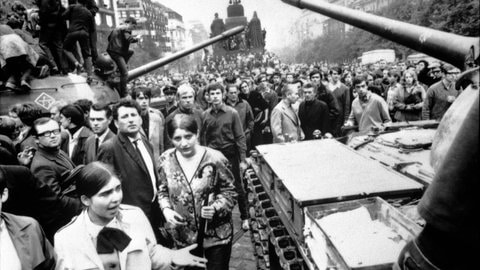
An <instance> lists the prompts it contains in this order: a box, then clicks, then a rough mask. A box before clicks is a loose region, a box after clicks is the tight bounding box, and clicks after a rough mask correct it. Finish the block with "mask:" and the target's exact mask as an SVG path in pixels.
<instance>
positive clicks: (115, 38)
mask: <svg viewBox="0 0 480 270" xmlns="http://www.w3.org/2000/svg"><path fill="white" fill-rule="evenodd" d="M136 25H137V20H135V18H132V17H128V18H127V19H126V20H125V23H124V24H123V25H120V26H119V27H117V28H115V29H113V30H112V32H111V33H110V35H108V47H107V52H108V54H109V55H110V57H111V58H112V60H113V61H115V63H116V64H117V67H118V70H119V72H120V85H119V88H118V92H119V94H120V97H125V96H126V95H127V79H128V67H127V63H128V60H129V59H130V57H132V55H133V51H132V50H130V49H129V47H130V43H135V42H138V40H139V38H138V37H136V36H133V35H132V30H133V29H134V28H135V26H136Z"/></svg>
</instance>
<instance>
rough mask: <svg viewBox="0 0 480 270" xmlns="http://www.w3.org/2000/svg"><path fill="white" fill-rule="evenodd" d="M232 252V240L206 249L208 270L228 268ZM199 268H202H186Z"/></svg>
mask: <svg viewBox="0 0 480 270" xmlns="http://www.w3.org/2000/svg"><path fill="white" fill-rule="evenodd" d="M231 254H232V242H230V243H228V244H226V245H217V246H213V247H209V248H207V249H205V258H206V259H207V260H208V262H207V270H228V269H229V264H230V255H231ZM194 269H195V270H197V269H200V268H196V267H186V268H185V270H194Z"/></svg>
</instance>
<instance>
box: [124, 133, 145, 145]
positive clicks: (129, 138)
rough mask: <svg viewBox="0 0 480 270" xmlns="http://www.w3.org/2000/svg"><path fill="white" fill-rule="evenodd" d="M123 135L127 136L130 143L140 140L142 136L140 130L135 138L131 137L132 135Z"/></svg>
mask: <svg viewBox="0 0 480 270" xmlns="http://www.w3.org/2000/svg"><path fill="white" fill-rule="evenodd" d="M125 137H127V138H128V140H129V141H130V142H131V143H132V144H134V143H135V142H136V141H141V140H142V136H141V135H140V132H139V133H137V136H136V137H135V138H132V137H130V136H125Z"/></svg>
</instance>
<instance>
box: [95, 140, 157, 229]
mask: <svg viewBox="0 0 480 270" xmlns="http://www.w3.org/2000/svg"><path fill="white" fill-rule="evenodd" d="M142 141H143V144H144V145H145V146H146V148H147V150H148V152H149V154H150V156H151V157H152V160H153V147H152V146H151V144H150V143H149V142H148V140H147V139H146V138H145V137H143V136H142ZM98 160H99V161H102V162H105V163H107V164H110V165H112V166H113V169H114V171H115V173H116V174H117V176H118V177H119V179H120V181H121V182H122V189H123V201H122V203H125V204H130V205H134V206H137V207H140V208H141V209H142V210H143V211H144V212H145V214H146V216H147V217H148V218H149V219H150V221H152V218H153V216H154V215H153V214H154V213H153V211H154V209H152V199H153V198H154V194H153V186H152V182H151V181H150V175H149V174H148V169H147V168H146V166H145V164H144V163H143V160H142V157H141V156H140V155H139V154H138V152H137V150H136V149H135V147H134V145H133V144H132V143H131V142H130V140H129V139H128V137H127V136H126V135H124V134H122V133H118V134H117V136H116V137H114V138H113V139H111V140H108V141H106V142H104V143H103V144H102V145H101V146H100V151H99V153H98ZM153 164H154V166H155V162H153ZM154 171H155V178H156V179H155V180H156V181H157V183H156V186H158V175H157V169H156V168H155V169H154ZM155 211H160V210H159V209H155ZM152 225H153V224H152Z"/></svg>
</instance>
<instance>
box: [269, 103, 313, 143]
mask: <svg viewBox="0 0 480 270" xmlns="http://www.w3.org/2000/svg"><path fill="white" fill-rule="evenodd" d="M270 128H271V130H272V136H273V142H274V143H282V142H285V136H284V135H285V134H288V135H289V136H290V139H291V140H294V141H300V140H303V139H304V138H305V135H304V134H303V131H302V128H301V127H300V118H298V116H297V114H296V113H295V111H294V110H293V108H291V107H288V105H287V104H286V103H285V101H283V100H282V101H280V102H279V103H278V104H277V106H275V108H273V111H272V115H271V116H270Z"/></svg>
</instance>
